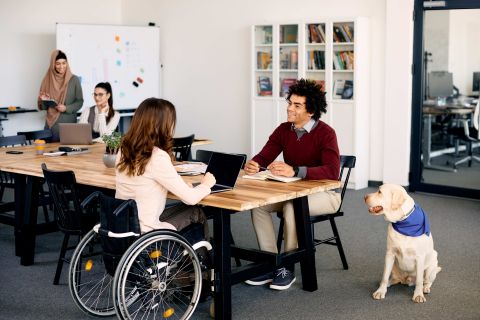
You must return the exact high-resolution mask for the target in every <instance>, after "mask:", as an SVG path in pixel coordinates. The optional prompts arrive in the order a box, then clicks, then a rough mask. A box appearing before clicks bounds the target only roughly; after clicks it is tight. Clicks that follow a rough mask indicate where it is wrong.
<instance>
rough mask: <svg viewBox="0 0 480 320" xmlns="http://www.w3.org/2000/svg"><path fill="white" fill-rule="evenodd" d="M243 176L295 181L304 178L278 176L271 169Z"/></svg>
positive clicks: (252, 178)
mask: <svg viewBox="0 0 480 320" xmlns="http://www.w3.org/2000/svg"><path fill="white" fill-rule="evenodd" d="M242 178H244V179H251V180H274V181H280V182H293V181H298V180H302V178H299V177H284V176H276V175H273V174H272V173H271V172H270V170H265V171H259V172H257V173H255V174H252V175H247V174H246V175H243V176H242Z"/></svg>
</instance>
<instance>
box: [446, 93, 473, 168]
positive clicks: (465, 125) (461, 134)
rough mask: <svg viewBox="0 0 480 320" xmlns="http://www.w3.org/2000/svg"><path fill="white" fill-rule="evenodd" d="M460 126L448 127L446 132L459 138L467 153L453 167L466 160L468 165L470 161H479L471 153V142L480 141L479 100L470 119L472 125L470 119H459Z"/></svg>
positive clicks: (470, 164)
mask: <svg viewBox="0 0 480 320" xmlns="http://www.w3.org/2000/svg"><path fill="white" fill-rule="evenodd" d="M460 122H461V126H460V127H456V128H449V129H448V133H450V134H452V135H454V136H456V137H457V138H458V139H459V140H461V141H463V142H465V143H466V148H467V155H466V157H464V158H462V159H460V160H458V161H456V162H455V163H454V164H453V167H454V168H456V167H457V166H458V165H459V164H462V163H465V162H467V161H468V166H469V167H471V166H472V161H477V162H480V157H477V156H475V155H473V143H474V142H480V132H479V127H480V100H479V101H478V102H477V105H476V106H475V109H474V111H473V117H472V119H471V123H472V125H471V126H470V125H469V123H470V119H463V120H460Z"/></svg>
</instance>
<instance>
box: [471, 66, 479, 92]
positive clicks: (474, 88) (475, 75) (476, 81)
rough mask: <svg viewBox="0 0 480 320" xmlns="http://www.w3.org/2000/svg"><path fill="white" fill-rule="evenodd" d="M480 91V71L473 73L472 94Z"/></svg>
mask: <svg viewBox="0 0 480 320" xmlns="http://www.w3.org/2000/svg"><path fill="white" fill-rule="evenodd" d="M479 91H480V72H474V73H473V83H472V94H473V95H477V96H478V93H479Z"/></svg>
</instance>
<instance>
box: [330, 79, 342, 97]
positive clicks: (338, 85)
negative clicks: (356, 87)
mask: <svg viewBox="0 0 480 320" xmlns="http://www.w3.org/2000/svg"><path fill="white" fill-rule="evenodd" d="M344 87H345V80H344V79H337V80H335V82H334V83H333V98H335V99H341V98H342V94H343V89H344Z"/></svg>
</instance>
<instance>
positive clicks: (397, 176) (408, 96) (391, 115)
mask: <svg viewBox="0 0 480 320" xmlns="http://www.w3.org/2000/svg"><path fill="white" fill-rule="evenodd" d="M412 12H413V0H387V8H386V16H385V19H386V21H388V23H387V24H386V31H387V33H386V34H387V35H389V36H387V37H386V45H385V56H386V58H385V103H384V107H383V108H384V114H383V121H382V122H378V125H379V126H380V125H381V124H383V130H382V131H379V132H378V133H379V134H381V136H380V137H379V138H380V139H382V142H380V143H383V150H382V156H383V175H382V179H379V180H380V181H384V182H389V183H397V184H401V185H404V186H407V185H408V184H409V183H408V173H409V171H410V136H411V133H410V132H411V118H412V112H411V111H412V110H411V109H412V108H411V105H412V75H411V65H412V59H413V57H412V49H413V20H412ZM370 123H375V122H372V121H371V120H370ZM370 180H374V179H370Z"/></svg>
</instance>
